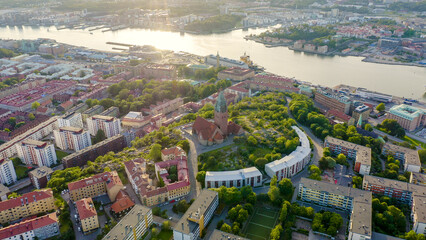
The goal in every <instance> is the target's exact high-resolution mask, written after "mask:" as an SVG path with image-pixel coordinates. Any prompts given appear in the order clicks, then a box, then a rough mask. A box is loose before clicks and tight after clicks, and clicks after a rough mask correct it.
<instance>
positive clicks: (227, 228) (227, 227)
mask: <svg viewBox="0 0 426 240" xmlns="http://www.w3.org/2000/svg"><path fill="white" fill-rule="evenodd" d="M220 230H221V231H222V232H227V233H232V228H231V226H229V225H228V224H226V223H224V224H223V225H222V227H221V228H220Z"/></svg>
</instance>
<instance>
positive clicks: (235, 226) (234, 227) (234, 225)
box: [232, 222, 240, 235]
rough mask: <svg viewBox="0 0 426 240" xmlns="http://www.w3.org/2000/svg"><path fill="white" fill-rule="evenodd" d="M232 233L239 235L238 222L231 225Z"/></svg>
mask: <svg viewBox="0 0 426 240" xmlns="http://www.w3.org/2000/svg"><path fill="white" fill-rule="evenodd" d="M232 233H233V234H236V235H238V234H239V233H240V224H239V223H238V222H234V223H233V224H232Z"/></svg>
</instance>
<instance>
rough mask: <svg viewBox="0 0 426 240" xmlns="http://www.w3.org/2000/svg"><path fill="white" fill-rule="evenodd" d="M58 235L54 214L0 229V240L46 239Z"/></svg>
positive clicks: (57, 222)
mask: <svg viewBox="0 0 426 240" xmlns="http://www.w3.org/2000/svg"><path fill="white" fill-rule="evenodd" d="M59 234H60V231H59V221H58V217H57V216H56V213H51V214H47V215H44V216H41V217H37V218H33V219H30V220H26V221H22V222H20V223H16V224H13V225H10V226H8V227H4V228H1V229H0V239H3V240H17V239H22V240H30V239H35V238H37V239H48V238H51V237H53V236H56V235H59Z"/></svg>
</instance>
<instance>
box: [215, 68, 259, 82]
mask: <svg viewBox="0 0 426 240" xmlns="http://www.w3.org/2000/svg"><path fill="white" fill-rule="evenodd" d="M254 74H255V73H254V71H253V70H251V69H246V68H239V67H232V68H228V69H225V70H222V71H220V72H219V73H218V74H217V78H218V79H219V80H222V79H226V80H232V81H244V80H247V79H250V78H254Z"/></svg>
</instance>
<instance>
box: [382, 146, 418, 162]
mask: <svg viewBox="0 0 426 240" xmlns="http://www.w3.org/2000/svg"><path fill="white" fill-rule="evenodd" d="M383 150H385V151H390V152H393V153H399V154H404V164H410V165H416V166H421V162H420V156H419V153H418V152H417V151H416V150H413V149H409V148H406V147H401V146H398V145H394V144H390V143H386V144H385V145H384V146H383Z"/></svg>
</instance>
